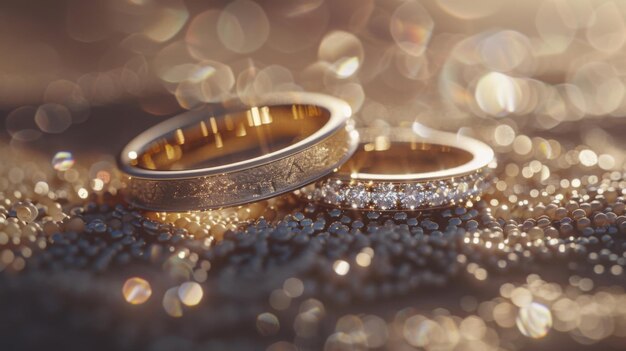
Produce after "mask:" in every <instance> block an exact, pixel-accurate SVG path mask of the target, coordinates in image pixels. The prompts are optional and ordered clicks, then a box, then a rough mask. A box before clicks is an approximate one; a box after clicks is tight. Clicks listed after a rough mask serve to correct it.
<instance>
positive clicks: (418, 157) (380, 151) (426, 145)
mask: <svg viewBox="0 0 626 351" xmlns="http://www.w3.org/2000/svg"><path fill="white" fill-rule="evenodd" d="M359 135H360V146H359V148H358V150H357V151H356V152H355V154H354V155H353V156H352V158H350V160H348V161H347V162H346V163H345V164H344V165H343V166H342V167H341V168H340V169H339V170H338V171H337V172H336V173H333V174H332V175H331V176H329V177H328V178H326V179H324V180H322V181H320V182H318V183H317V184H316V188H315V189H314V190H313V191H312V192H311V193H309V195H308V197H309V199H311V200H314V201H317V202H321V203H324V204H328V205H333V206H337V207H341V208H353V209H359V210H381V211H397V210H426V209H434V208H441V207H447V206H452V205H455V204H461V203H464V202H466V201H467V200H471V199H474V198H476V197H478V196H480V195H481V194H482V192H483V190H484V189H485V188H486V187H487V186H488V185H489V181H488V176H489V173H490V172H489V167H488V166H489V164H490V163H491V162H492V161H493V160H494V152H493V150H492V149H491V148H490V147H489V146H488V145H486V144H484V143H482V142H480V141H478V140H475V139H473V138H470V137H466V136H462V135H457V134H454V133H447V132H441V131H436V130H433V129H429V128H426V127H424V126H422V125H420V124H417V123H415V124H413V126H412V127H411V128H409V127H407V128H389V129H387V130H382V131H381V130H378V129H363V130H359Z"/></svg>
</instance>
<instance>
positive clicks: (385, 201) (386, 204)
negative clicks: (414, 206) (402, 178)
mask: <svg viewBox="0 0 626 351" xmlns="http://www.w3.org/2000/svg"><path fill="white" fill-rule="evenodd" d="M398 198H399V195H398V191H397V190H396V189H395V186H394V185H393V184H391V183H387V184H385V183H383V184H378V185H376V186H375V187H374V189H373V190H372V201H373V202H374V206H376V207H378V208H381V209H383V210H388V209H392V208H396V206H397V204H398Z"/></svg>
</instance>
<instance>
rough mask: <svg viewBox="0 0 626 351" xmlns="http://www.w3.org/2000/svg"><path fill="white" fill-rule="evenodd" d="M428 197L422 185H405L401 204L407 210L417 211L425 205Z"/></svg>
mask: <svg viewBox="0 0 626 351" xmlns="http://www.w3.org/2000/svg"><path fill="white" fill-rule="evenodd" d="M425 200H426V196H425V193H424V186H423V185H422V184H405V185H404V186H403V187H402V194H401V195H400V203H401V204H402V207H404V208H406V209H411V210H413V209H416V208H418V207H420V206H422V205H423V204H424V201H425Z"/></svg>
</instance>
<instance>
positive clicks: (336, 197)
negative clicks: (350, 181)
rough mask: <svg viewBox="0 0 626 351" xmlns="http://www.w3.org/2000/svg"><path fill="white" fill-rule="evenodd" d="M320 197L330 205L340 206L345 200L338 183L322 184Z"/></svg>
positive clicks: (340, 185)
mask: <svg viewBox="0 0 626 351" xmlns="http://www.w3.org/2000/svg"><path fill="white" fill-rule="evenodd" d="M322 196H323V197H324V201H326V202H327V203H329V204H331V205H341V203H342V202H343V201H344V200H345V198H346V196H345V192H344V188H343V184H342V183H341V182H340V181H337V182H330V183H326V184H324V188H323V190H322Z"/></svg>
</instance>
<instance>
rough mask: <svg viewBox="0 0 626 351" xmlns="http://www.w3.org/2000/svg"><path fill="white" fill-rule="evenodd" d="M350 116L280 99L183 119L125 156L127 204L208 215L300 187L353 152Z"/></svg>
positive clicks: (294, 96)
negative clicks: (127, 181)
mask: <svg viewBox="0 0 626 351" xmlns="http://www.w3.org/2000/svg"><path fill="white" fill-rule="evenodd" d="M351 114H352V112H351V109H350V106H349V105H348V104H347V103H345V102H343V101H341V100H338V99H335V98H333V97H330V96H326V95H321V94H311V93H281V94H271V95H266V96H263V97H260V98H258V99H257V100H256V101H255V103H254V104H250V103H244V102H242V101H240V100H232V101H227V102H225V103H222V104H220V105H219V106H207V107H203V108H201V109H199V110H194V111H189V112H186V113H184V114H181V115H178V116H176V117H173V118H171V119H169V120H166V121H164V122H162V123H160V124H157V125H155V126H153V127H151V128H149V129H148V130H146V131H145V132H143V133H141V134H140V135H138V136H137V137H135V138H134V139H133V140H132V141H131V142H130V143H129V144H128V145H127V146H126V147H125V148H124V149H123V151H122V152H121V155H120V157H119V164H120V168H121V169H122V171H124V172H125V173H126V174H127V175H128V176H130V178H129V183H128V187H127V198H128V201H129V202H130V203H132V204H133V205H135V206H137V207H140V208H144V209H150V210H156V211H189V210H206V209H215V208H224V207H230V206H236V205H242V204H246V203H251V202H255V201H258V200H262V199H267V198H270V197H274V196H276V195H279V194H283V193H286V192H289V191H292V190H295V189H298V188H301V187H303V186H305V185H307V184H310V183H312V182H315V181H316V180H318V179H320V178H321V177H323V176H325V175H327V174H329V173H331V172H332V171H334V170H336V168H337V167H339V166H340V165H341V164H343V163H344V162H345V161H346V160H347V159H348V158H349V157H350V156H351V155H352V153H353V152H354V151H355V149H356V147H357V145H358V133H356V131H354V130H353V128H352V124H351V123H350V116H351Z"/></svg>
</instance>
